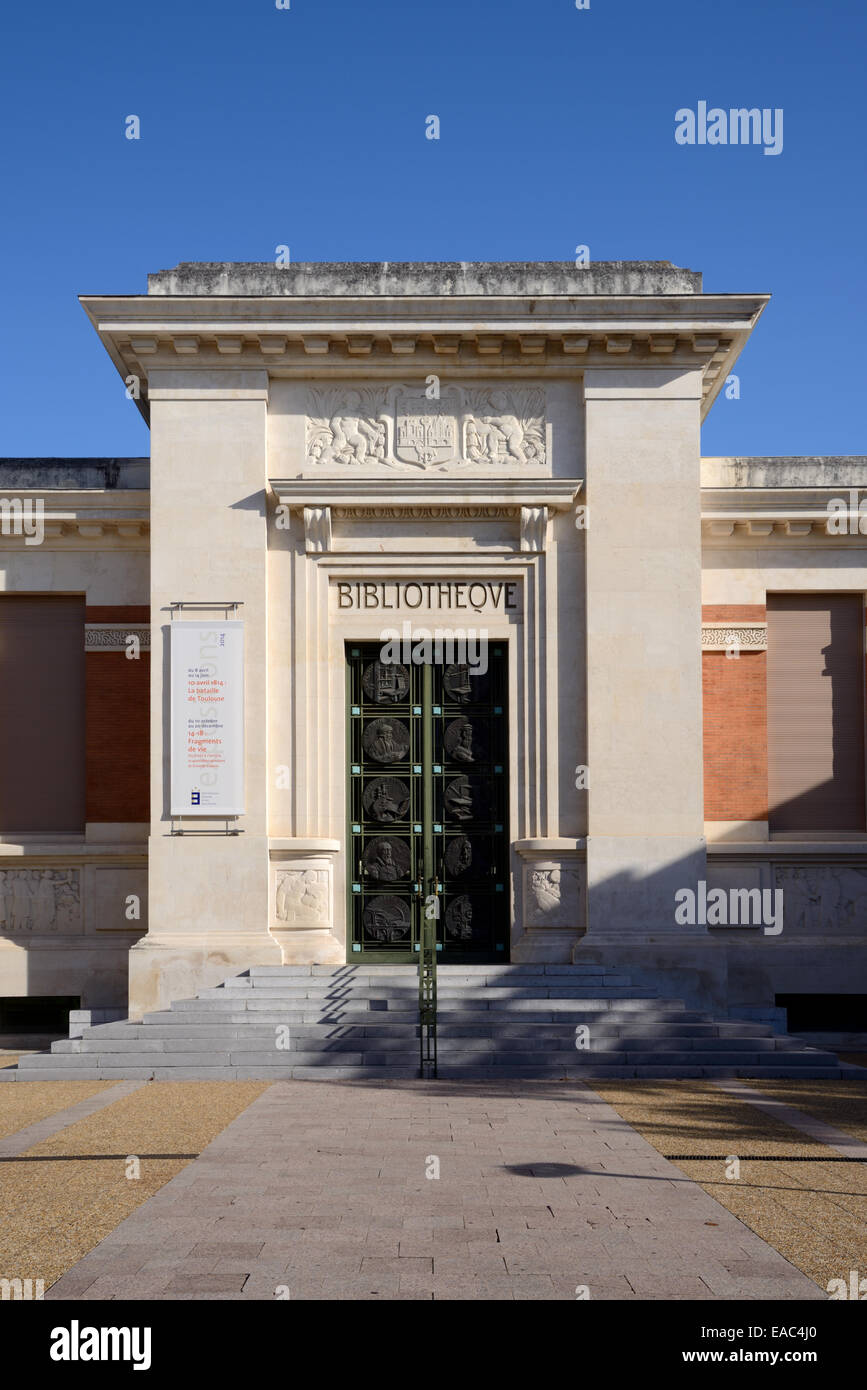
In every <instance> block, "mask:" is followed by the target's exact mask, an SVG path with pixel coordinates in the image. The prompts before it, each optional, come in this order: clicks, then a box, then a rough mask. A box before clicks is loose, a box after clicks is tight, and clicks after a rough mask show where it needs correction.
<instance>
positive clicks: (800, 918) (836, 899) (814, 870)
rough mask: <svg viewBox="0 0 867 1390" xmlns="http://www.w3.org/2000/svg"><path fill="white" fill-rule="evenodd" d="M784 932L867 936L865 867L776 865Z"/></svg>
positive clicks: (846, 865)
mask: <svg viewBox="0 0 867 1390" xmlns="http://www.w3.org/2000/svg"><path fill="white" fill-rule="evenodd" d="M774 878H775V884H776V887H777V888H781V889H782V890H783V926H784V929H785V930H787V931H789V930H794V931H805V932H810V931H814V932H828V933H831V932H833V933H835V934H836V935H840V934H841V933H843V934H845V933H846V932H860V933H861V934H862V935H867V868H852V867H850V866H849V865H848V864H795V865H792V864H777V865H775V868H774Z"/></svg>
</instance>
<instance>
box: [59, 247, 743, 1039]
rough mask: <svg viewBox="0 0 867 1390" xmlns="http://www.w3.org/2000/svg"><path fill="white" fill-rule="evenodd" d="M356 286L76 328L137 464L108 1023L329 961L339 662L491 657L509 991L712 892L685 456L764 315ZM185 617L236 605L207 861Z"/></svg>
mask: <svg viewBox="0 0 867 1390" xmlns="http://www.w3.org/2000/svg"><path fill="white" fill-rule="evenodd" d="M351 271H352V273H351V274H350V273H349V270H348V269H347V268H346V267H339V266H326V265H323V266H315V265H311V266H294V267H292V266H290V267H284V268H281V269H278V268H269V267H261V266H260V267H244V266H227V267H180V268H178V270H177V271H173V272H162V273H160V274H159V275H156V276H153V277H151V283H150V292H149V294H148V295H147V296H140V297H127V298H118V299H104V298H91V299H87V300H86V301H85V307H86V308H87V311H88V313H89V314H90V316H91V318H92V320H93V322H94V325H95V327H96V328H97V329H98V331H99V332H100V335H101V336H102V338H103V341H104V342H105V344H106V347H107V348H108V350H109V352H110V353H111V354H112V356H113V359H114V360H115V362H116V364H117V365H118V367H119V369H120V371H121V372H122V374H123V375H124V376H125V377H126V376H129V375H133V376H136V377H138V378H139V380H140V381H142V382H143V383H144V384H145V386H146V389H143V391H142V406H141V408H142V409H143V410H145V411H147V412H148V414H149V418H150V423H151V433H152V458H151V490H152V544H151V612H152V624H153V648H154V652H155V660H154V662H153V667H152V672H153V675H152V690H151V696H152V699H151V706H152V728H151V734H152V743H151V748H152V823H151V832H150V849H149V874H150V915H149V925H148V933H147V935H146V936H145V937H144V938H143V939H142V940H141V941H140V942H139V943H138V944H137V945H136V946H135V947H134V948H133V949H132V951H131V974H130V980H131V986H130V987H131V996H130V1008H131V1013H132V1014H133V1015H138V1014H140V1013H141V1012H143V1011H144V1010H146V1009H151V1008H154V1007H157V1006H164V1005H166V1004H167V1003H168V1002H169V1001H170V1000H171V999H172V998H177V997H178V996H179V995H187V994H190V993H193V992H194V991H195V990H196V989H199V988H201V987H203V986H207V985H208V984H211V983H217V982H218V981H220V980H223V979H225V978H226V977H227V976H228V975H230V974H232V973H233V971H237V970H241V969H244V968H246V967H248V966H251V965H268V964H280V963H306V962H322V963H328V962H340V961H344V960H346V959H347V955H348V953H349V954H350V956H351V948H352V944H353V928H352V923H351V920H350V918H351V911H350V908H351V902H352V893H353V884H354V883H361V879H359V878H358V876H357V866H356V865H354V864H353V863H351V862H350V858H351V847H350V841H351V837H352V834H353V831H352V825H353V823H359V822H358V821H356V822H353V821H352V807H351V805H350V804H349V802H348V794H349V788H350V787H351V776H352V774H351V765H352V764H351V757H348V754H349V753H350V752H351V750H349V749H348V748H347V743H346V731H347V727H348V722H350V721H351V719H352V717H353V716H352V712H351V702H349V701H348V699H347V684H346V662H347V651H350V650H351V649H352V647H353V645H355V646H357V647H358V648H359V649H361V648H362V647H365V648H366V646H367V645H368V644H376V643H378V642H381V641H382V640H384V634H386V633H387V632H389V631H396V632H397V633H402V632H403V631H404V624H409V625H410V627H411V629H412V630H416V629H419V628H421V629H425V630H429V631H431V632H432V633H434V634H435V633H436V631H437V630H438V629H442V630H450V631H454V630H456V629H460V630H464V631H470V630H472V629H475V630H484V633H485V638H486V640H487V641H488V642H489V643H491V644H501V646H502V649H503V652H504V669H505V670H506V671H507V672H508V676H507V691H508V701H507V706H508V707H507V710H506V712H505V715H506V724H505V726H504V727H506V728H507V729H508V744H507V749H508V756H507V762H506V766H505V770H504V773H503V776H504V778H505V779H506V783H507V786H506V792H507V794H505V795H504V797H503V805H504V807H505V808H507V809H506V812H505V814H506V817H507V818H506V820H505V821H504V826H505V830H504V834H505V836H506V839H507V842H508V844H507V854H506V856H505V859H504V868H505V869H506V876H505V879H504V881H503V892H504V894H505V897H506V900H507V902H508V906H509V933H508V947H509V949H508V953H507V955H508V958H509V959H511V960H513V961H534V962H545V961H548V962H551V963H557V962H568V961H570V960H572V959H573V957H574V953H575V951H576V950H578V949H586V948H587V947H588V946H590V944H591V943H592V941H593V938H598V939H599V942H600V943H604V942H605V940H606V939H608V938H612V939H613V941H616V942H618V943H619V947H620V948H623V947H624V943H628V942H629V941H630V940H633V939H634V940H637V941H641V940H642V939H644V940H647V939H648V938H649V937H651V936H652V937H654V938H656V937H658V936H659V935H665V934H671V933H672V932H674V931H675V930H677V928H676V927H675V922H674V915H673V903H674V893H675V891H676V890H677V889H682V888H689V887H690V886H692V887H695V886H696V884H697V883H698V881H699V880H700V879H701V878H703V877H704V875H705V872H706V869H705V864H706V860H705V841H704V824H703V807H702V779H701V763H702V743H701V719H702V705H701V685H700V662H701V649H700V643H699V642H698V640H697V635H696V634H697V633H698V631H699V630H700V618H701V614H700V598H701V592H700V569H701V553H700V544H701V532H700V478H699V463H700V460H699V433H698V431H699V423H700V419H701V416H702V413H703V411H705V410H706V409H707V408H708V407H709V405H710V403H711V402H712V400H713V399H714V397H715V395H716V394H717V392H718V391H719V389H720V388H721V386H722V384H723V381H724V379H725V376H726V373H727V372H728V370H729V369H730V366H731V364H732V363H733V362H734V360H735V358H736V356H737V354H738V352H739V351H740V349H741V347H742V345H743V343H744V342H745V340H746V337H747V336H748V334H749V332H750V330H751V328H752V326H753V324H754V322H755V320H756V318H757V317H758V315H759V313H760V312H761V310H762V308H763V307H764V303H765V297H764V296H758V295H753V296H731V295H728V296H722V295H704V294H702V293H701V291H700V277H698V276H695V275H693V274H692V273H691V272H688V271H682V270H678V269H677V268H675V267H672V266H668V265H658V266H643V267H638V268H635V267H630V266H607V267H599V268H598V270H594V269H593V268H592V267H588V268H584V269H575V268H571V267H568V266H544V265H541V266H521V267H509V266H502V267H498V266H486V267H468V266H462V267H448V266H404V267H399V266H393V267H367V268H365V267H352V268H351ZM179 601H183V602H195V603H196V604H197V605H199V607H198V609H197V613H198V614H199V615H202V614H204V615H205V616H207V614H208V612H209V609H208V607H207V605H211V604H212V605H213V610H214V614H216V613H218V612H220V611H222V609H223V605H224V604H225V603H226V602H227V601H232V602H235V603H238V604H242V605H243V607H242V608H241V610H240V611H241V613H242V615H243V619H244V623H245V642H246V670H245V725H246V751H245V768H246V804H245V812H244V814H243V815H242V816H240V817H239V818H238V820H237V822H236V823H235V825H234V826H233V828H234V829H237V830H238V831H240V833H239V834H237V835H232V836H229V837H227V836H225V834H224V833H222V832H224V831H225V824H224V823H222V822H213V823H212V822H209V821H208V820H207V819H206V818H201V817H200V818H197V819H196V821H195V822H190V823H189V824H186V825H184V826H183V827H182V828H184V829H185V830H186V831H189V830H195V831H197V832H198V833H196V834H190V833H185V834H183V835H178V834H173V833H172V831H173V826H172V822H171V817H170V814H169V807H168V802H167V795H168V793H167V758H168V746H169V745H168V710H169V679H170V672H169V666H168V660H167V656H166V655H165V642H166V633H167V628H168V622H169V612H170V609H169V605H171V604H173V603H177V602H179ZM359 717H361V716H359ZM359 775H362V774H359ZM444 775H445V774H444ZM504 786H505V784H504ZM417 823H423V822H417ZM174 828H175V829H177V826H175V827H174ZM202 832H211V833H202ZM359 833H361V832H359ZM443 833H445V832H443ZM680 930H681V933H682V929H680ZM582 941H584V942H585V945H584V946H580V943H581V942H582ZM356 944H357V943H356Z"/></svg>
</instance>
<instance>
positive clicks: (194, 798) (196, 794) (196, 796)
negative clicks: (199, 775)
mask: <svg viewBox="0 0 867 1390" xmlns="http://www.w3.org/2000/svg"><path fill="white" fill-rule="evenodd" d="M190 795H191V797H192V802H193V805H194V806H198V805H199V804H200V802H201V799H202V797H201V792H191V794H190Z"/></svg>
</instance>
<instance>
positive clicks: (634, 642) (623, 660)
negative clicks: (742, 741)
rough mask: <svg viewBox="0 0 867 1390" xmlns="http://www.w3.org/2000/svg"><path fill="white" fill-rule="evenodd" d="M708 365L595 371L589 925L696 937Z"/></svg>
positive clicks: (589, 399)
mask: <svg viewBox="0 0 867 1390" xmlns="http://www.w3.org/2000/svg"><path fill="white" fill-rule="evenodd" d="M700 392H701V380H700V374H699V373H698V372H690V371H675V370H655V369H648V368H645V369H641V368H638V369H630V370H626V369H609V370H604V371H603V370H588V371H587V373H586V375H585V398H586V429H587V485H586V496H587V505H588V509H589V517H588V526H587V533H586V546H587V719H588V761H589V781H590V797H589V816H590V819H589V838H588V843H587V876H588V930H589V932H590V933H591V934H599V933H601V934H605V933H613V934H615V935H617V936H620V937H623V936H624V935H629V934H636V933H642V932H643V933H647V932H650V933H653V934H656V933H658V932H666V931H668V932H672V931H677V932H679V933H681V934H683V932H684V931H685V929H684V928H682V927H680V928H679V927H677V926H676V925H675V922H674V894H675V892H676V890H677V889H678V888H685V887H693V888H694V887H695V884H696V882H697V880H698V879H699V878H700V877H702V875H703V872H704V863H705V846H704V839H703V806H702V754H701V750H702V723H701V715H702V706H701V664H700V663H701V652H700V643H699V640H698V633H699V630H700V621H701V609H700V575H701V530H700V489H699V406H700Z"/></svg>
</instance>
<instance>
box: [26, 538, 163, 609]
mask: <svg viewBox="0 0 867 1390" xmlns="http://www.w3.org/2000/svg"><path fill="white" fill-rule="evenodd" d="M148 572H149V561H148V553H147V551H146V550H128V549H123V548H122V545H120V544H119V545H118V546H117V548H115V549H99V550H84V549H80V548H75V549H69V550H54V549H52V548H51V542H50V540H49V541H46V542H45V543H44V544H43V545H34V546H28V547H27V548H26V549H25V548H20V547H16V549H14V550H13V549H11V548H10V549H4V548H3V547H2V542H0V592H7V593H15V592H19V593H30V594H43V593H44V594H50V593H57V594H84V596H85V602H86V603H88V604H144V603H147V601H148V590H149V583H150V581H149V577H148Z"/></svg>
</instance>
